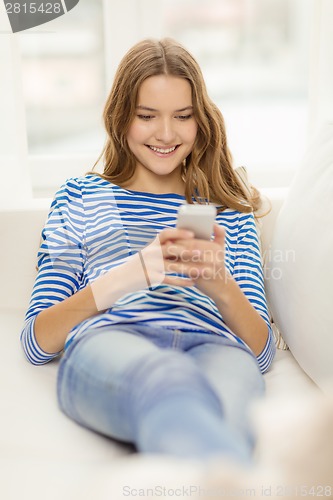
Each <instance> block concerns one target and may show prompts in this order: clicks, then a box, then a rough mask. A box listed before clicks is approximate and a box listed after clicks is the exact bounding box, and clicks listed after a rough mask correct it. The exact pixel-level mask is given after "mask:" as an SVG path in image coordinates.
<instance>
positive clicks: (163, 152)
mask: <svg viewBox="0 0 333 500" xmlns="http://www.w3.org/2000/svg"><path fill="white" fill-rule="evenodd" d="M147 147H148V148H149V149H151V151H154V153H158V154H161V155H168V154H171V153H173V152H174V151H176V149H177V148H178V147H179V145H177V146H172V147H171V148H157V147H155V146H150V145H149V144H147Z"/></svg>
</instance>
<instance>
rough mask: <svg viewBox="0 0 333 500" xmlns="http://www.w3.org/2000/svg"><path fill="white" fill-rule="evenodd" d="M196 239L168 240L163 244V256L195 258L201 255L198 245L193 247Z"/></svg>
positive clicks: (172, 258)
mask: <svg viewBox="0 0 333 500" xmlns="http://www.w3.org/2000/svg"><path fill="white" fill-rule="evenodd" d="M193 242H194V240H177V242H173V241H167V242H166V243H165V244H164V245H163V246H162V252H163V257H164V258H166V259H171V260H174V259H180V260H185V261H189V260H192V259H193V260H195V259H196V258H198V256H200V255H201V251H200V250H199V249H198V248H197V245H196V246H195V247H193Z"/></svg>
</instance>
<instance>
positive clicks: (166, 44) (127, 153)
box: [90, 38, 260, 212]
mask: <svg viewBox="0 0 333 500" xmlns="http://www.w3.org/2000/svg"><path fill="white" fill-rule="evenodd" d="M156 75H170V76H176V77H180V78H184V79H186V80H187V81H188V82H189V83H190V85H191V89H192V100H193V102H192V104H193V114H194V117H195V119H196V121H197V124H198V131H197V137H196V140H195V144H194V147H193V150H192V152H191V153H190V154H189V155H188V157H187V158H186V162H185V164H184V166H183V169H182V178H183V180H184V182H185V197H186V200H187V202H188V203H192V202H193V201H192V197H193V198H194V199H195V200H196V201H197V202H199V203H202V200H208V201H210V202H214V203H217V204H218V205H220V206H221V208H220V210H224V209H225V208H232V209H236V210H239V211H241V212H251V211H255V210H257V209H258V208H259V206H260V196H259V193H258V191H257V190H256V189H254V188H251V189H250V190H248V189H245V188H244V185H243V184H242V182H241V181H240V180H239V177H238V175H237V173H235V170H234V168H233V165H232V157H231V154H230V151H229V148H228V145H227V137H226V131H225V124H224V119H223V116H222V113H221V112H220V110H219V109H218V107H217V106H216V105H215V104H214V103H213V102H212V101H211V99H210V98H209V96H208V94H207V89H206V85H205V82H204V79H203V75H202V72H201V69H200V67H199V65H198V63H197V62H196V60H195V59H194V58H193V56H192V55H191V54H190V53H189V52H188V51H187V50H186V49H185V48H184V47H182V46H181V45H180V44H179V43H177V42H176V41H174V40H172V39H170V38H165V39H163V40H153V39H147V40H143V41H141V42H139V43H137V44H136V45H135V46H134V47H132V48H131V49H130V50H129V51H128V52H127V54H126V55H125V56H124V58H123V59H122V61H121V63H120V65H119V67H118V70H117V72H116V75H115V78H114V82H113V86H112V88H111V91H110V94H109V96H108V98H107V101H106V104H105V107H104V113H103V119H104V124H105V129H106V131H107V140H106V144H105V147H104V149H103V151H102V153H101V155H100V156H99V158H98V160H97V161H96V163H95V165H94V167H93V169H94V168H95V166H96V165H97V164H98V162H99V161H100V160H101V159H102V158H103V163H104V171H103V173H102V174H97V175H100V176H101V177H102V178H104V179H106V180H108V181H109V182H112V183H114V184H118V185H122V184H125V183H126V182H127V181H128V180H129V179H131V177H132V176H133V174H134V171H135V166H136V158H135V157H134V155H133V153H132V152H131V150H130V149H129V147H128V144H127V133H128V130H129V127H130V125H131V122H132V120H133V118H134V116H135V112H136V106H137V98H138V93H139V89H140V86H141V84H142V83H143V82H144V81H145V80H146V79H147V78H149V77H151V76H156ZM90 173H95V172H90Z"/></svg>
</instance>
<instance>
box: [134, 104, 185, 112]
mask: <svg viewBox="0 0 333 500" xmlns="http://www.w3.org/2000/svg"><path fill="white" fill-rule="evenodd" d="M136 109H142V110H144V111H152V112H153V113H157V112H158V109H154V108H149V107H148V106H137V107H136ZM192 109H193V106H186V108H182V109H176V111H175V113H182V112H183V111H188V110H192Z"/></svg>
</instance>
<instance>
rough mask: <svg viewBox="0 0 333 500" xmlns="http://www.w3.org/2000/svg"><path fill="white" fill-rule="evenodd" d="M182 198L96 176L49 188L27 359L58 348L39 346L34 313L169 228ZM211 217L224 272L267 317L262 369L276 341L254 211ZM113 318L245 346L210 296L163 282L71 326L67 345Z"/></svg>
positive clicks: (25, 341)
mask: <svg viewBox="0 0 333 500" xmlns="http://www.w3.org/2000/svg"><path fill="white" fill-rule="evenodd" d="M185 202H186V200H185V197H184V196H181V195H178V194H151V193H144V192H139V191H130V190H126V189H123V188H120V187H119V186H117V185H115V184H111V183H110V182H108V181H106V180H104V179H102V178H100V177H99V176H97V175H86V176H84V177H78V178H71V179H68V180H67V181H66V182H65V184H64V185H63V186H62V187H61V188H60V189H59V190H58V191H57V193H56V195H55V198H54V200H53V202H52V204H51V208H50V213H49V215H48V220H47V222H46V224H45V227H44V229H43V231H42V241H41V245H40V249H39V252H38V268H39V271H38V275H37V277H36V281H35V284H34V287H33V290H32V295H31V300H30V304H29V308H28V311H27V313H26V317H25V322H24V326H23V330H22V333H21V342H22V345H23V349H24V351H25V354H26V356H27V358H28V360H29V361H30V362H31V363H33V364H36V365H38V364H44V363H46V362H48V361H50V360H51V359H52V358H54V357H56V356H57V355H58V354H59V353H54V354H49V353H46V352H44V351H43V350H42V349H41V348H40V347H39V345H38V343H37V341H36V339H35V336H34V321H35V318H36V316H37V314H38V313H39V312H40V311H42V310H43V309H46V308H48V307H50V306H51V305H53V304H55V303H57V302H59V301H61V300H64V299H65V298H67V297H70V296H71V295H72V294H74V293H75V292H77V291H78V290H80V289H82V288H84V287H85V286H86V285H87V284H89V283H92V282H93V281H94V280H95V279H96V278H98V277H99V276H100V275H101V274H102V273H105V272H106V271H108V270H109V269H111V268H112V267H114V266H117V265H119V264H121V263H123V262H124V261H125V260H126V259H127V258H129V257H130V256H131V255H133V254H135V253H136V252H138V251H139V250H140V249H142V248H143V247H144V246H146V245H147V244H148V243H149V242H151V241H152V240H153V239H154V238H155V237H156V234H157V233H158V232H160V231H161V230H162V229H163V228H165V227H175V225H176V220H177V211H178V208H179V206H180V205H181V204H182V203H185ZM216 222H217V223H218V224H220V225H222V226H223V227H224V228H225V229H226V248H225V250H226V266H227V268H228V271H229V272H230V274H231V275H232V276H233V277H234V279H235V280H236V282H237V283H238V285H239V286H240V288H241V289H242V291H243V293H244V294H245V295H246V297H247V298H248V299H249V301H250V302H251V303H252V305H253V306H254V308H255V309H256V310H257V311H258V313H259V314H260V315H261V316H262V317H263V319H264V320H265V322H266V323H267V328H268V332H269V335H268V340H267V343H266V345H265V348H264V349H263V351H262V353H261V354H260V355H259V356H257V361H258V363H259V366H260V369H261V371H262V372H265V371H266V370H267V369H268V368H269V366H270V364H271V362H272V359H273V357H274V353H275V345H274V341H273V335H272V330H271V326H270V321H269V315H268V311H267V304H266V299H265V293H264V281H263V272H262V267H261V256H260V250H259V244H258V237H257V231H256V226H255V221H254V216H253V214H246V213H242V212H239V211H236V210H232V209H227V210H225V211H223V212H221V213H219V214H218V215H217V218H216ZM119 323H127V324H130V323H140V324H145V325H149V324H154V325H158V326H163V327H166V328H177V329H180V330H191V331H193V330H194V331H201V332H204V333H206V334H214V335H222V336H224V337H226V338H228V339H231V340H232V341H234V342H238V343H240V344H243V345H246V344H245V343H244V341H243V340H241V339H240V338H239V337H237V336H236V335H234V334H233V332H232V331H231V330H230V329H229V328H228V326H227V325H226V324H225V322H224V321H223V318H222V316H221V313H220V312H219V310H218V309H217V307H216V304H215V303H214V301H213V300H212V299H210V298H209V297H208V296H207V295H205V294H204V293H202V292H201V291H200V290H199V289H198V288H197V287H195V286H189V287H180V286H170V285H164V284H161V285H157V286H156V287H153V288H152V289H148V288H146V289H142V290H140V291H138V292H135V293H127V294H126V295H124V296H122V297H121V298H120V299H119V300H117V301H116V302H115V303H114V304H113V306H112V307H110V308H109V309H108V310H106V311H103V312H101V313H100V314H98V315H97V316H93V317H91V318H89V319H86V320H84V321H82V322H81V323H80V324H78V325H76V326H75V327H74V328H73V329H72V330H71V332H70V333H69V334H68V336H67V339H66V344H65V349H66V348H67V347H68V345H69V344H70V343H71V342H72V340H73V339H74V338H75V337H76V336H77V335H82V334H84V332H85V331H87V330H88V329H91V328H92V327H94V328H98V327H101V326H105V325H113V324H119Z"/></svg>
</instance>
